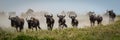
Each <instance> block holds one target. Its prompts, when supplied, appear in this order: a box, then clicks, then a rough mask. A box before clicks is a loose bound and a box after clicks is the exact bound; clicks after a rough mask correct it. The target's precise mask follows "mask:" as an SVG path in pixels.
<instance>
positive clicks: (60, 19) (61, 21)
mask: <svg viewBox="0 0 120 40" xmlns="http://www.w3.org/2000/svg"><path fill="white" fill-rule="evenodd" d="M65 16H66V15H58V14H57V17H58V18H59V20H58V23H59V27H60V28H64V27H66V28H67V25H66V24H65V23H66V20H65V19H64V18H65Z"/></svg>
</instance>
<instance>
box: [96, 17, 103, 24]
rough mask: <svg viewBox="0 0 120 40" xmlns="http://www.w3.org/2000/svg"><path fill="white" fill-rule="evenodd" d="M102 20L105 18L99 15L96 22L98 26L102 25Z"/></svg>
mask: <svg viewBox="0 0 120 40" xmlns="http://www.w3.org/2000/svg"><path fill="white" fill-rule="evenodd" d="M102 20H103V17H102V16H100V15H98V16H97V17H96V21H97V24H98V25H99V24H101V23H102Z"/></svg>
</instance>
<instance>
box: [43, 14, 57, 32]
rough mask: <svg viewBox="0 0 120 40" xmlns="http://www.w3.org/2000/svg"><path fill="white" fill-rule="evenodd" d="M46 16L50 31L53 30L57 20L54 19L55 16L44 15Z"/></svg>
mask: <svg viewBox="0 0 120 40" xmlns="http://www.w3.org/2000/svg"><path fill="white" fill-rule="evenodd" d="M44 16H45V17H46V23H47V28H48V30H52V29H53V26H54V22H55V20H54V19H53V14H44Z"/></svg>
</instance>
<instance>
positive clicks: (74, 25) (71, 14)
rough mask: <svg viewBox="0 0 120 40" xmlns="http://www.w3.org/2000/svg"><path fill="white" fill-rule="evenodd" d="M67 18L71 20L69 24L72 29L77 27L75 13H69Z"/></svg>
mask: <svg viewBox="0 0 120 40" xmlns="http://www.w3.org/2000/svg"><path fill="white" fill-rule="evenodd" d="M69 13H70V14H69V17H70V18H71V19H72V21H71V24H72V26H73V27H77V26H78V20H77V19H76V17H77V14H75V12H69Z"/></svg>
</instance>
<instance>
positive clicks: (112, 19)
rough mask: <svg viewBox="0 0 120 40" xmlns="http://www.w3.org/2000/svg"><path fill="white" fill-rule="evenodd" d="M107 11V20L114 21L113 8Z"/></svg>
mask: <svg viewBox="0 0 120 40" xmlns="http://www.w3.org/2000/svg"><path fill="white" fill-rule="evenodd" d="M107 13H108V14H109V21H112V22H113V21H114V19H115V17H116V14H115V13H114V12H113V10H109V11H107Z"/></svg>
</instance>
